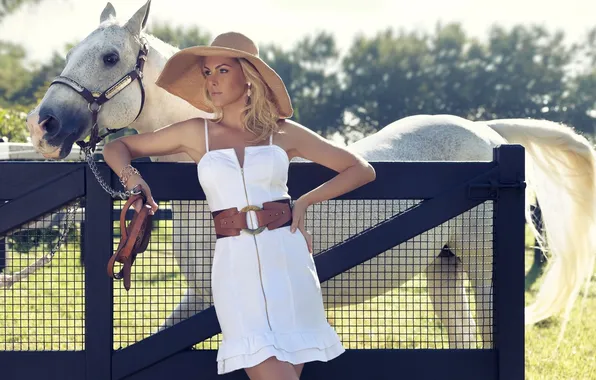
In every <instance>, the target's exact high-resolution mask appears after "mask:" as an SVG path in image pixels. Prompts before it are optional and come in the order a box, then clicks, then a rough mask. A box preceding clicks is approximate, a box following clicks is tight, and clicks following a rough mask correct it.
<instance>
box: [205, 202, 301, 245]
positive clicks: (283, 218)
mask: <svg viewBox="0 0 596 380" xmlns="http://www.w3.org/2000/svg"><path fill="white" fill-rule="evenodd" d="M250 211H254V214H256V217H257V228H248V222H247V218H249V217H251V215H247V214H248V213H249V212H250ZM211 214H212V215H213V221H214V224H215V236H216V237H217V238H218V239H220V238H224V237H228V236H238V235H240V231H245V232H247V233H249V234H251V235H258V234H260V233H261V232H263V230H264V229H265V228H267V229H268V230H274V229H276V228H279V227H285V226H289V225H291V224H292V208H291V206H290V200H289V199H282V200H277V201H271V202H265V203H263V207H258V206H246V207H244V208H243V209H242V210H240V211H238V208H237V207H232V208H228V209H225V210H218V211H214V212H212V213H211Z"/></svg>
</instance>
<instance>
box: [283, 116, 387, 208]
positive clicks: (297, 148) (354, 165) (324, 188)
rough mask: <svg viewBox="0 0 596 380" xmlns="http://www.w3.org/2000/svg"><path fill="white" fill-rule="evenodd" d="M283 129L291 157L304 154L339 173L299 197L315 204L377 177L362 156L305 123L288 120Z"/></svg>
mask: <svg viewBox="0 0 596 380" xmlns="http://www.w3.org/2000/svg"><path fill="white" fill-rule="evenodd" d="M283 130H284V133H285V134H286V137H284V141H285V142H287V146H288V148H287V150H288V153H289V154H290V156H291V157H302V158H305V159H307V160H310V161H312V162H316V163H317V164H320V165H323V166H325V167H327V168H329V169H332V170H334V171H336V172H337V173H339V174H338V175H337V176H335V177H334V178H332V179H331V180H329V181H327V182H325V183H323V184H322V185H320V186H319V187H317V188H315V189H313V190H312V191H310V192H308V193H306V194H304V195H303V196H301V197H300V199H302V201H303V202H306V204H308V205H312V204H315V203H320V202H323V201H326V200H329V199H332V198H335V197H338V196H340V195H342V194H345V193H347V192H350V191H352V190H354V189H356V188H358V187H360V186H362V185H365V184H367V183H369V182H371V181H374V179H375V178H376V173H375V169H374V168H373V167H372V166H371V165H370V164H369V163H368V162H367V161H366V160H364V159H363V158H362V157H360V156H359V155H357V154H355V153H352V152H350V151H348V150H347V149H345V148H343V147H341V146H339V145H337V144H335V143H334V142H332V141H329V140H327V139H324V138H323V137H321V136H319V135H318V134H316V133H315V132H312V131H311V130H309V129H307V128H305V127H303V126H302V125H300V124H298V123H295V122H291V121H286V122H285V125H284V128H283Z"/></svg>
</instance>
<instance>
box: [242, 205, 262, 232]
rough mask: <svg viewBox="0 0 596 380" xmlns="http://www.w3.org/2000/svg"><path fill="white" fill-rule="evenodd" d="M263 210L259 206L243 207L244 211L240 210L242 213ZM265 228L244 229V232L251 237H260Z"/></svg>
mask: <svg viewBox="0 0 596 380" xmlns="http://www.w3.org/2000/svg"><path fill="white" fill-rule="evenodd" d="M261 210H262V208H261V207H259V206H253V205H248V206H245V207H243V208H242V210H240V212H246V213H248V212H249V211H261ZM257 223H258V221H257ZM265 227H266V226H261V227H258V228H243V229H242V231H244V232H246V233H247V234H250V235H258V234H260V233H261V232H263V231H264V230H265Z"/></svg>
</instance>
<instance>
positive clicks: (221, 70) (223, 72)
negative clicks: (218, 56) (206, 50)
mask: <svg viewBox="0 0 596 380" xmlns="http://www.w3.org/2000/svg"><path fill="white" fill-rule="evenodd" d="M219 72H220V73H222V74H225V73H227V72H228V70H227V69H219Z"/></svg>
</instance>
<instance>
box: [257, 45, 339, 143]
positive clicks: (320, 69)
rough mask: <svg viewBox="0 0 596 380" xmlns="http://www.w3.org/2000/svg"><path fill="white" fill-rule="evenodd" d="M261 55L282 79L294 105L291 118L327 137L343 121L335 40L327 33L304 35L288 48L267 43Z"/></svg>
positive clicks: (337, 53)
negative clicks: (284, 48)
mask: <svg viewBox="0 0 596 380" xmlns="http://www.w3.org/2000/svg"><path fill="white" fill-rule="evenodd" d="M260 55H261V57H262V58H263V59H264V60H265V61H266V62H267V63H268V64H269V65H270V66H271V67H273V69H274V70H275V71H276V72H277V73H278V74H279V76H280V77H281V78H282V79H283V81H284V83H285V84H286V87H287V89H288V93H289V94H290V98H291V99H292V105H293V108H294V116H293V119H294V120H296V121H297V122H299V123H301V124H303V125H305V126H307V127H308V128H310V129H312V130H314V131H316V132H318V133H320V134H322V135H323V136H328V135H330V134H332V133H333V132H335V131H337V130H338V128H339V127H341V126H342V124H343V121H342V120H343V111H344V107H343V104H342V94H341V89H340V85H339V79H338V75H337V72H333V71H330V68H333V67H337V66H338V65H339V52H338V50H337V47H336V45H335V40H334V38H333V36H332V35H330V34H328V33H319V34H316V35H314V36H313V37H305V38H303V39H302V40H301V41H299V42H298V43H297V44H296V45H295V46H294V47H293V48H292V49H291V50H289V51H284V50H282V49H281V48H279V47H277V46H274V45H266V46H264V47H263V48H262V49H261V51H260Z"/></svg>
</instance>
